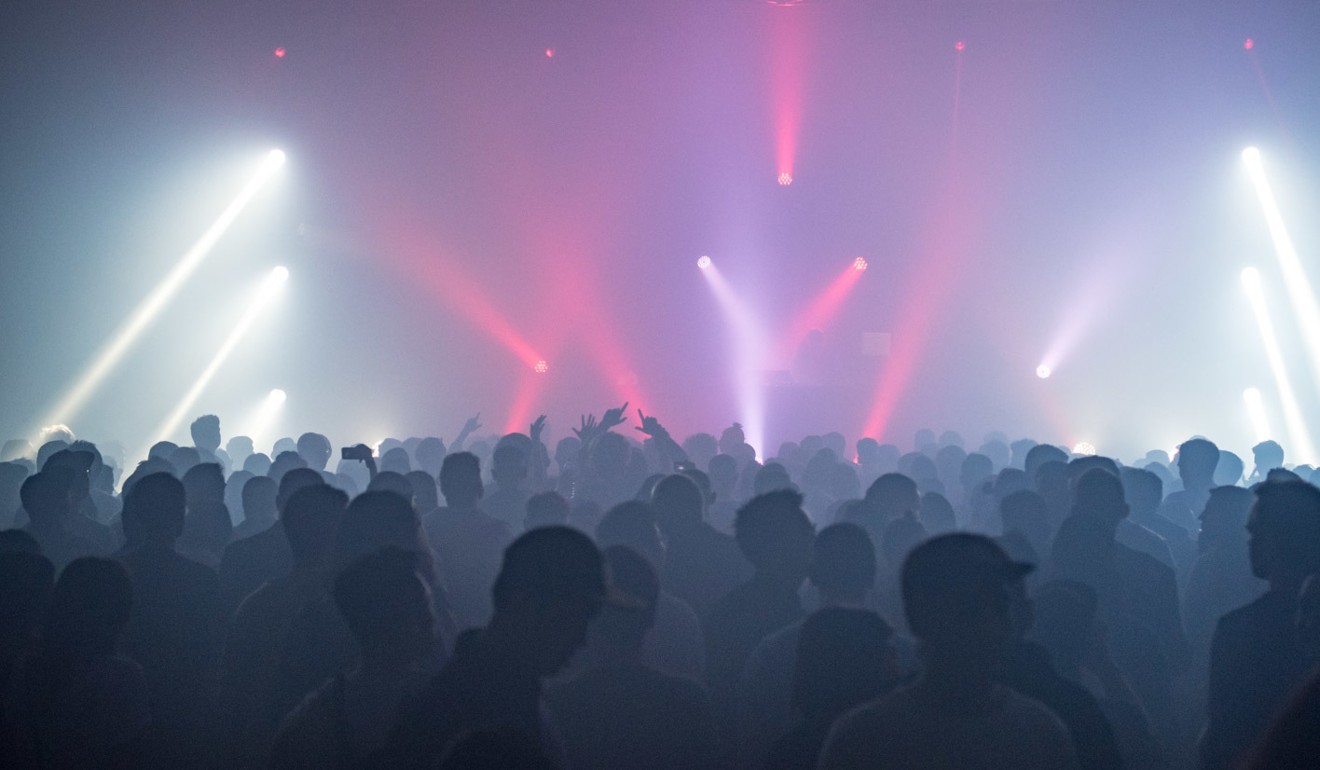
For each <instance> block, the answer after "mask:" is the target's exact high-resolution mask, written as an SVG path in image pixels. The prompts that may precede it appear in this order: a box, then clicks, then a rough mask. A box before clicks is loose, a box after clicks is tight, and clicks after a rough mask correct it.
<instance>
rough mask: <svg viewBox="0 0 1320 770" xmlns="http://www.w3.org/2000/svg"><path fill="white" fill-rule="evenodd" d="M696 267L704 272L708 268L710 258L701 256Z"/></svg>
mask: <svg viewBox="0 0 1320 770" xmlns="http://www.w3.org/2000/svg"><path fill="white" fill-rule="evenodd" d="M697 267H699V268H701V269H702V270H705V269H706V268H708V267H710V257H707V256H704V255H703V256H701V257H700V258H698V259H697Z"/></svg>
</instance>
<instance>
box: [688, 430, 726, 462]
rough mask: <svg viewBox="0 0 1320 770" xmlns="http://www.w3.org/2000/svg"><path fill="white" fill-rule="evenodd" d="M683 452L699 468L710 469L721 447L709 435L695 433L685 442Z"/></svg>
mask: <svg viewBox="0 0 1320 770" xmlns="http://www.w3.org/2000/svg"><path fill="white" fill-rule="evenodd" d="M683 451H684V452H686V453H687V456H688V459H689V460H691V461H692V463H693V464H694V465H696V466H697V467H698V468H703V469H709V468H710V461H711V460H712V459H713V458H714V457H715V455H717V454H719V451H720V445H719V442H718V441H716V440H715V437H714V436H712V435H710V434H709V433H694V434H692V435H691V436H688V437H687V439H685V440H684V441H683Z"/></svg>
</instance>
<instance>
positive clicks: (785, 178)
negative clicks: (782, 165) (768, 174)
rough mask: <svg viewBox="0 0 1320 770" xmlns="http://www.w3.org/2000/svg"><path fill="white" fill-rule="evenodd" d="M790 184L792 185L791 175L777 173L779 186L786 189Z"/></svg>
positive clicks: (783, 172) (784, 172)
mask: <svg viewBox="0 0 1320 770" xmlns="http://www.w3.org/2000/svg"><path fill="white" fill-rule="evenodd" d="M791 184H793V175H792V174H790V173H788V172H787V171H781V172H779V186H780V187H788V186H789V185H791Z"/></svg>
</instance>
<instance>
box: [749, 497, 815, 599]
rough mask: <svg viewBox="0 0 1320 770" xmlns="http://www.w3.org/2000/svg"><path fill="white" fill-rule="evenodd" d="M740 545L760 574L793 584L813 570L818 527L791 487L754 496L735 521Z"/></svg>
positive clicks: (798, 582) (798, 583)
mask: <svg viewBox="0 0 1320 770" xmlns="http://www.w3.org/2000/svg"><path fill="white" fill-rule="evenodd" d="M733 532H734V537H735V538H737V541H738V548H739V550H741V551H742V552H743V556H746V557H747V561H748V562H749V563H750V564H751V565H752V567H753V568H754V569H755V570H756V574H757V575H758V576H760V577H766V578H770V579H773V580H774V581H775V582H776V583H783V584H785V585H789V586H792V587H793V588H794V590H796V589H797V586H799V585H801V584H802V581H803V580H805V579H806V577H807V574H808V573H809V572H810V571H811V547H812V543H813V541H814V540H815V536H816V530H815V527H814V526H813V525H812V523H811V519H809V518H807V514H806V512H805V511H803V510H802V495H801V494H799V493H797V492H793V491H791V490H779V491H776V492H767V493H765V494H763V495H757V496H756V497H753V498H752V499H751V500H750V501H748V502H747V504H746V505H744V506H743V507H741V508H739V509H738V514H737V516H736V517H735V518H734V520H733Z"/></svg>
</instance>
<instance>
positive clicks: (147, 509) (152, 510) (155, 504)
mask: <svg viewBox="0 0 1320 770" xmlns="http://www.w3.org/2000/svg"><path fill="white" fill-rule="evenodd" d="M186 508H187V496H186V495H185V493H184V490H183V482H181V481H179V480H178V479H176V478H174V477H173V476H171V475H170V474H168V473H152V474H150V475H148V476H144V477H142V478H141V479H139V480H138V482H137V483H136V484H134V485H133V488H132V489H131V490H130V491H129V492H128V494H127V495H125V496H124V513H123V517H124V530H125V533H126V534H127V533H128V532H129V531H130V530H131V531H132V532H133V533H134V535H135V536H136V537H140V538H142V539H144V540H149V541H152V542H158V543H173V542H174V541H175V540H177V539H178V537H179V536H180V535H182V534H183V517H184V511H185V509H186ZM130 539H132V538H130Z"/></svg>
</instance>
